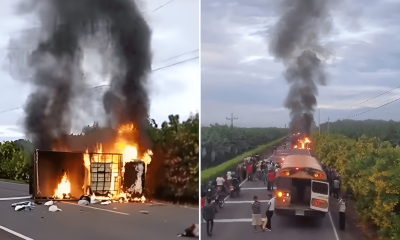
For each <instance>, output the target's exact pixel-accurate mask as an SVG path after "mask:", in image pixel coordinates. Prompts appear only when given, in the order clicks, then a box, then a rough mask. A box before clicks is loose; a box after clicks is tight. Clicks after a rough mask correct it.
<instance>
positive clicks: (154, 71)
mask: <svg viewBox="0 0 400 240" xmlns="http://www.w3.org/2000/svg"><path fill="white" fill-rule="evenodd" d="M197 58H199V56H197V57H194V58H190V59H187V60H184V61H181V62H177V63H173V64H170V65H167V66H164V67H160V68H156V69H154V70H153V71H152V72H155V71H158V70H161V69H164V68H169V67H172V66H175V65H178V64H181V63H184V62H188V61H191V60H194V59H197Z"/></svg>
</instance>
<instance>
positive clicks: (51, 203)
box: [44, 200, 54, 206]
mask: <svg viewBox="0 0 400 240" xmlns="http://www.w3.org/2000/svg"><path fill="white" fill-rule="evenodd" d="M53 204H54V202H53V200H51V201H48V202H46V203H45V204H44V205H45V206H51V205H53Z"/></svg>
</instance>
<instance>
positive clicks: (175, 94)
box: [0, 0, 200, 141]
mask: <svg viewBox="0 0 400 240" xmlns="http://www.w3.org/2000/svg"><path fill="white" fill-rule="evenodd" d="M20 2H21V0H2V4H1V5H2V7H1V8H0V15H1V16H2V18H1V19H0V64H1V69H0V82H1V88H0V141H5V140H16V139H19V138H24V137H25V136H24V129H23V121H24V116H25V114H24V111H23V110H22V109H17V110H14V111H7V112H3V111H4V110H8V109H13V108H19V107H21V106H24V104H25V102H26V100H27V97H28V96H29V94H30V93H31V91H32V89H31V87H30V86H29V85H28V84H23V83H21V82H20V81H16V80H15V79H14V78H15V76H14V75H13V76H11V75H12V74H10V64H9V58H8V56H9V53H10V50H9V49H8V47H9V42H10V40H11V39H18V38H19V37H20V35H21V34H27V33H28V35H31V34H35V33H37V32H38V31H37V30H35V28H37V27H39V26H40V21H39V20H38V19H37V18H36V17H35V16H34V15H32V16H29V15H24V16H21V15H18V14H16V11H15V7H16V6H17V5H18V4H19V3H20ZM168 2H169V0H148V1H141V3H140V7H141V8H142V11H144V12H145V18H146V20H147V22H148V23H149V25H150V27H151V30H152V51H153V52H152V53H153V65H152V68H153V69H157V68H161V67H164V66H168V65H171V64H174V63H177V62H181V61H184V60H187V59H191V58H195V57H198V56H199V52H198V49H199V16H200V15H199V1H197V0H174V1H172V2H170V3H168ZM166 3H168V4H166ZM164 4H166V5H165V6H163V7H162V8H160V9H157V8H158V7H160V6H162V5H164ZM155 9H157V10H156V11H154V10H155ZM153 11H154V12H153ZM32 28H33V30H30V31H29V32H27V31H26V30H27V29H32ZM20 47H21V51H22V53H23V54H24V51H26V50H25V49H23V48H25V47H26V48H27V49H28V51H32V50H34V49H35V44H34V43H27V44H26V46H20ZM32 48H33V49H32ZM18 51H19V50H18ZM184 53H188V54H184ZM85 54H86V52H85ZM91 54H92V55H91ZM93 54H94V53H91V52H88V53H87V55H88V56H89V57H87V58H86V59H89V63H88V61H85V60H84V61H83V62H84V63H83V64H84V65H85V66H83V69H84V71H85V76H86V77H87V78H90V79H89V80H90V81H89V82H90V85H91V86H97V85H102V84H108V82H107V81H105V80H104V79H101V78H100V77H99V76H98V74H96V73H97V72H98V71H99V70H101V69H99V65H98V64H96V62H95V61H93V59H96V55H93ZM181 54H184V55H182V56H179V57H176V56H178V55H181ZM171 58H172V59H171ZM84 59H85V56H84ZM14 71H15V70H14ZM17 71H18V69H17ZM21 72H22V71H19V72H18V74H16V75H23V74H21ZM150 83H151V84H150V100H151V107H150V117H151V118H154V119H155V120H156V122H157V123H158V124H159V125H160V124H161V123H162V122H163V121H167V120H168V115H170V114H179V115H180V118H181V120H186V119H187V118H188V117H189V115H190V113H191V112H192V113H197V112H199V110H200V91H199V89H200V69H199V60H198V58H197V59H194V60H190V61H187V62H185V63H182V64H178V65H176V66H172V67H169V68H165V69H162V70H159V71H156V72H154V73H152V74H151V76H150ZM102 92H104V90H101V89H97V90H95V91H94V93H92V95H96V94H97V93H98V95H99V96H101V93H102ZM93 99H94V101H96V99H95V98H93ZM97 99H98V100H99V102H98V103H97V105H98V106H101V104H102V103H101V102H100V99H101V97H98V98H97ZM101 108H102V107H101ZM99 109H100V108H99ZM94 111H97V110H96V109H94ZM97 116H98V115H96V114H88V115H87V116H86V117H85V119H84V121H80V122H79V123H78V124H75V125H74V130H73V131H74V132H79V131H80V130H81V129H82V127H83V125H88V124H90V125H91V124H92V123H93V121H95V120H99V119H96V118H97Z"/></svg>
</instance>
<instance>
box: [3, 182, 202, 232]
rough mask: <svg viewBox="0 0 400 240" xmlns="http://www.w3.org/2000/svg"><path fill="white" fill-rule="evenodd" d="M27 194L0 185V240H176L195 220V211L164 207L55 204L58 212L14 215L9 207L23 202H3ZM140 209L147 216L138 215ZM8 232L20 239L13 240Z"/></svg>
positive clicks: (21, 187)
mask: <svg viewBox="0 0 400 240" xmlns="http://www.w3.org/2000/svg"><path fill="white" fill-rule="evenodd" d="M28 193H29V190H28V186H27V185H23V184H14V183H7V182H0V239H1V240H21V239H25V240H29V239H35V240H54V239H57V240H64V239H69V240H70V239H74V240H80V239H82V240H88V239H121V240H123V239H176V238H177V234H179V233H182V232H183V231H184V230H185V229H186V228H188V227H190V226H191V225H192V224H193V223H198V219H199V213H198V209H196V208H190V207H184V206H177V205H168V204H164V203H154V204H153V205H149V204H142V203H111V204H110V205H100V204H92V205H89V207H85V206H80V205H77V204H76V202H58V203H57V206H58V208H60V209H62V211H61V212H49V211H48V208H49V207H48V206H44V205H37V206H36V207H35V209H34V210H33V211H21V212H16V211H15V210H14V208H12V207H11V204H12V203H15V202H20V201H25V200H19V199H18V200H6V199H5V198H10V197H21V196H28V195H29V194H28ZM28 200H29V199H28ZM142 209H143V210H147V211H148V212H149V214H141V213H140V210H142ZM80 210H83V212H81V211H80ZM5 229H6V230H8V231H6V230H5ZM10 230H11V231H13V232H15V234H17V235H18V234H22V235H23V236H21V237H17V236H16V235H14V234H11V233H9V231H10Z"/></svg>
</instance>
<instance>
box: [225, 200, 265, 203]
mask: <svg viewBox="0 0 400 240" xmlns="http://www.w3.org/2000/svg"><path fill="white" fill-rule="evenodd" d="M258 201H259V202H269V200H258ZM253 202H254V201H227V202H225V203H253Z"/></svg>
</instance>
